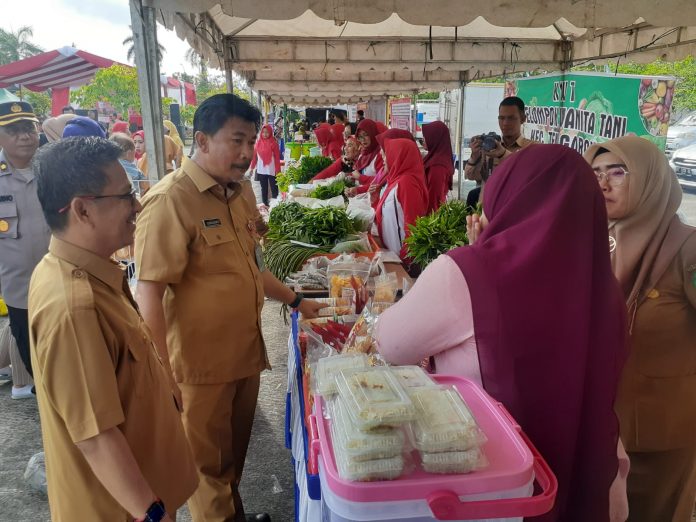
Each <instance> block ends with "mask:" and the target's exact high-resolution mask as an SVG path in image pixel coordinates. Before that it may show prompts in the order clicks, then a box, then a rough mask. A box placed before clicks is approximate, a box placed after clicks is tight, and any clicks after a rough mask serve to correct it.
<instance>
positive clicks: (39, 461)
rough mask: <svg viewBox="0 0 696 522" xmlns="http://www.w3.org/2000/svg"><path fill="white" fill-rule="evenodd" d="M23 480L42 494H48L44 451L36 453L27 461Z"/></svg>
mask: <svg viewBox="0 0 696 522" xmlns="http://www.w3.org/2000/svg"><path fill="white" fill-rule="evenodd" d="M24 480H25V481H26V483H27V484H29V487H30V488H31V489H33V490H35V491H39V492H41V493H43V494H44V495H47V494H48V486H47V484H46V462H45V459H44V452H43V451H42V452H40V453H36V454H35V455H33V456H32V457H31V458H30V459H29V462H28V463H27V468H26V470H25V471H24Z"/></svg>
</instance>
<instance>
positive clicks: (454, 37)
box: [130, 0, 696, 177]
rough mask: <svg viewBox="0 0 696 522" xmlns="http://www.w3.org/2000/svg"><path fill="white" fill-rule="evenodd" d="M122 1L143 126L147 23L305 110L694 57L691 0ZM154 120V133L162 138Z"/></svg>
mask: <svg viewBox="0 0 696 522" xmlns="http://www.w3.org/2000/svg"><path fill="white" fill-rule="evenodd" d="M130 3H131V20H132V22H133V29H134V35H135V43H136V62H137V64H138V68H139V69H140V70H145V71H147V75H143V77H142V78H141V95H142V96H143V99H145V98H152V100H151V101H150V102H148V103H147V105H148V107H149V108H150V109H151V111H150V112H152V115H149V114H145V128H146V132H148V128H149V127H150V123H149V122H150V121H152V122H155V121H158V118H157V115H156V111H157V110H158V107H159V101H158V100H157V99H156V94H155V93H154V88H153V87H152V86H151V84H152V85H154V83H155V82H156V79H157V77H158V76H156V74H157V75H158V74H159V73H158V65H157V62H156V49H155V46H154V34H155V33H156V27H155V23H154V20H155V19H156V20H157V21H159V22H160V23H162V24H164V25H165V26H166V27H167V28H170V29H174V30H175V31H176V32H177V34H178V35H179V37H180V38H182V39H184V40H186V41H187V42H188V43H189V44H190V45H191V46H192V47H193V48H194V49H196V50H197V51H198V52H199V53H200V54H201V55H202V56H203V57H205V58H208V59H209V60H210V61H211V62H212V63H213V64H216V65H218V66H219V67H220V68H222V69H224V70H225V72H226V76H227V84H228V89H230V90H231V86H232V81H233V76H232V71H235V72H236V73H238V74H240V75H241V76H242V77H244V78H245V79H246V81H247V82H248V84H249V85H250V86H251V88H253V89H255V90H256V91H258V92H259V94H260V95H261V96H264V97H266V99H267V100H270V101H272V102H275V103H289V104H293V105H305V106H327V105H331V104H336V103H355V102H357V101H367V100H370V99H373V98H384V97H386V96H390V95H398V94H405V93H415V92H418V91H424V90H429V91H432V90H443V89H451V88H457V87H459V88H461V87H463V86H464V85H465V84H466V83H468V82H470V81H472V80H476V79H483V78H489V77H492V76H500V75H508V74H512V73H515V72H523V71H534V70H544V71H553V70H561V71H563V70H567V69H568V68H570V67H571V66H572V65H577V64H578V63H585V62H592V61H594V62H598V61H599V62H601V61H609V60H611V61H615V60H621V59H625V60H631V61H637V62H649V61H652V60H655V59H656V58H663V59H665V60H676V59H680V58H683V57H685V56H687V55H689V54H696V8H695V6H694V0H660V2H656V1H655V0H605V1H598V0H521V1H518V2H510V1H509V0H487V1H486V2H473V1H471V0H459V1H453V0H418V1H414V0H293V1H287V0H130ZM150 93H152V95H150ZM462 99H463V98H462V97H460V108H459V114H460V116H459V117H460V120H459V121H461V111H462V110H463V104H462V103H461V100H462ZM155 127H156V126H154V125H153V129H154V130H153V138H154V137H156V139H155V141H157V142H160V141H161V138H160V137H159V136H157V134H155V133H157V132H158V131H157V129H156V128H155ZM459 127H461V125H458V129H457V130H458V131H460V130H461V129H460V128H459ZM459 134H460V132H458V139H457V148H456V150H458V151H461V139H460V138H461V136H459ZM148 140H150V138H148ZM460 164H461V163H460ZM460 174H461V173H460ZM460 177H461V176H460Z"/></svg>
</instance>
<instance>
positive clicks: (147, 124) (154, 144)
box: [130, 0, 167, 184]
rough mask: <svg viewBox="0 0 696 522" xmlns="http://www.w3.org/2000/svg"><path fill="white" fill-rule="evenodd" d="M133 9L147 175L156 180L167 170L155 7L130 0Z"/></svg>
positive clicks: (132, 25)
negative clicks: (147, 165)
mask: <svg viewBox="0 0 696 522" xmlns="http://www.w3.org/2000/svg"><path fill="white" fill-rule="evenodd" d="M130 13H131V27H132V28H133V44H134V46H135V64H136V66H137V70H138V87H139V90H140V100H141V106H142V109H141V113H142V116H143V127H144V129H145V148H146V151H147V157H148V164H149V165H150V167H149V169H148V179H149V180H150V181H151V182H152V183H153V184H154V183H157V181H159V180H160V179H162V178H163V177H164V175H165V174H166V173H167V170H166V167H165V164H164V132H163V126H162V97H161V96H162V87H161V81H160V69H159V60H158V56H157V18H156V12H155V10H154V9H153V8H152V7H145V6H143V0H130Z"/></svg>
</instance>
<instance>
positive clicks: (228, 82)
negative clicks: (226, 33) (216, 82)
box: [223, 38, 234, 92]
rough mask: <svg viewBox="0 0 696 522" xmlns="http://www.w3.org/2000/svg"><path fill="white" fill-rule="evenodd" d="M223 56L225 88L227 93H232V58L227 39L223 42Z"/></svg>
mask: <svg viewBox="0 0 696 522" xmlns="http://www.w3.org/2000/svg"><path fill="white" fill-rule="evenodd" d="M223 45H224V49H223V56H224V59H225V86H226V87H227V92H234V76H233V75H232V56H231V49H230V45H229V42H228V41H227V38H225V40H224V44H223Z"/></svg>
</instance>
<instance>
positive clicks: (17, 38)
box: [0, 25, 43, 65]
mask: <svg viewBox="0 0 696 522" xmlns="http://www.w3.org/2000/svg"><path fill="white" fill-rule="evenodd" d="M33 36H34V30H33V29H32V28H31V27H29V26H27V25H23V26H22V27H20V28H19V29H17V31H12V30H9V31H7V30H5V29H1V28H0V65H5V64H7V63H12V62H16V61H17V60H23V59H24V58H29V57H30V56H34V55H35V54H39V53H42V52H43V49H42V48H41V47H39V46H38V45H35V44H33V43H31V41H30V38H32V37H33Z"/></svg>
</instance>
